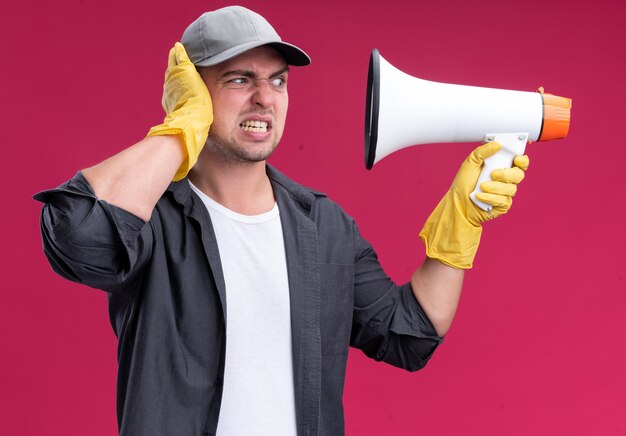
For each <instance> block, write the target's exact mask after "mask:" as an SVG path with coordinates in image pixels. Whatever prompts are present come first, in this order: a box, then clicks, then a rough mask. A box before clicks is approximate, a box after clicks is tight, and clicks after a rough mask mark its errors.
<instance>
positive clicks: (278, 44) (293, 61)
mask: <svg viewBox="0 0 626 436" xmlns="http://www.w3.org/2000/svg"><path fill="white" fill-rule="evenodd" d="M262 45H269V46H271V47H273V48H275V49H276V50H277V51H278V52H279V53H280V54H281V55H282V56H283V57H284V58H285V61H286V62H287V64H288V65H294V66H296V67H304V66H306V65H309V64H310V63H311V58H310V57H309V55H307V54H306V53H305V52H304V51H303V50H301V49H299V48H298V47H296V46H295V45H293V44H289V43H287V42H283V41H275V42H267V41H251V42H247V43H245V44H240V45H238V46H236V47H232V48H229V49H228V50H224V51H223V52H221V53H218V54H216V55H215V56H211V57H210V58H208V59H204V60H202V61H198V62H194V65H196V66H197V67H210V66H213V65H218V64H221V63H222V62H226V61H227V60H229V59H232V58H234V57H235V56H239V55H240V54H242V53H245V52H247V51H248V50H252V49H253V48H256V47H261V46H262Z"/></svg>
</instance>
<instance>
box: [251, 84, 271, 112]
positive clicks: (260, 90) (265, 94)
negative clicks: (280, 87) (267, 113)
mask: <svg viewBox="0 0 626 436" xmlns="http://www.w3.org/2000/svg"><path fill="white" fill-rule="evenodd" d="M274 92H275V91H274V90H273V89H272V87H271V85H270V84H269V83H268V82H267V81H265V80H259V81H257V82H256V83H255V84H254V92H253V93H252V100H253V101H252V102H253V103H254V104H255V105H258V106H261V107H268V106H271V105H272V103H273V102H274Z"/></svg>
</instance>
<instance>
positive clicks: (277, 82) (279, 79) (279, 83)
mask: <svg viewBox="0 0 626 436" xmlns="http://www.w3.org/2000/svg"><path fill="white" fill-rule="evenodd" d="M285 83H286V82H285V79H283V78H282V77H277V78H275V79H272V86H275V87H277V88H282V87H284V86H285Z"/></svg>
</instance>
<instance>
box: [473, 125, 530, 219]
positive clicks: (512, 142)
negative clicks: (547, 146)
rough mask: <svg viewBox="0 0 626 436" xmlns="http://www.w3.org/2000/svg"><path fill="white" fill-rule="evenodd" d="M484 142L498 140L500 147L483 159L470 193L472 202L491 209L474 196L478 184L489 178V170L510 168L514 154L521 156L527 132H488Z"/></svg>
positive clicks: (482, 207)
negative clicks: (481, 167) (480, 169)
mask: <svg viewBox="0 0 626 436" xmlns="http://www.w3.org/2000/svg"><path fill="white" fill-rule="evenodd" d="M485 142H498V143H499V144H500V145H502V148H501V149H500V150H499V151H498V152H497V153H496V154H494V155H493V156H490V157H488V158H487V159H485V162H484V164H483V169H482V171H481V172H480V176H478V182H476V186H475V187H474V190H473V191H472V193H471V194H470V198H471V199H472V201H473V202H474V204H475V205H476V206H478V207H480V208H481V209H482V210H491V208H492V206H491V205H490V204H487V203H483V202H482V201H480V200H478V199H477V198H476V193H477V192H482V190H481V189H480V184H481V183H483V182H487V181H490V180H491V172H492V171H494V170H497V169H500V168H511V167H512V166H513V159H515V156H521V155H522V154H524V150H525V149H526V143H527V142H528V133H490V134H487V135H486V136H485Z"/></svg>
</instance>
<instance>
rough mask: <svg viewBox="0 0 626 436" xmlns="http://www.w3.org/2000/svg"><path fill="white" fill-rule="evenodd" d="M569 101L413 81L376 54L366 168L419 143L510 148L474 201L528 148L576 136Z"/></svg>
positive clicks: (491, 162)
mask: <svg viewBox="0 0 626 436" xmlns="http://www.w3.org/2000/svg"><path fill="white" fill-rule="evenodd" d="M571 106H572V101H571V99H569V98H565V97H559V96H556V95H552V94H545V93H544V92H543V88H539V91H538V92H525V91H511V90H505V89H493V88H482V87H477V86H466V85H455V84H448V83H439V82H432V81H428V80H423V79H419V78H417V77H413V76H410V75H408V74H406V73H404V72H402V71H400V70H398V69H397V68H395V67H394V66H393V65H391V64H390V63H389V62H387V61H386V60H385V59H384V58H383V57H382V56H381V55H380V53H379V52H378V50H376V49H374V50H373V51H372V54H371V56H370V63H369V71H368V75H367V98H366V106H365V167H366V168H367V169H368V170H369V169H371V168H372V167H373V166H374V164H376V163H377V162H379V161H380V160H381V159H382V158H384V157H386V156H388V155H390V154H392V153H393V152H395V151H398V150H400V149H403V148H406V147H409V146H412V145H419V144H435V143H451V142H481V141H496V142H499V143H500V144H501V145H502V149H501V150H500V151H499V152H498V153H496V154H495V155H493V156H491V157H489V158H488V159H486V160H485V164H484V168H483V170H482V172H481V175H480V177H479V179H478V182H477V184H476V186H477V188H476V189H475V190H474V192H472V194H471V195H470V196H471V197H472V200H473V201H474V203H475V204H476V205H478V206H479V207H481V208H482V209H484V210H490V209H491V206H490V205H488V204H485V203H482V202H481V201H479V200H478V199H476V198H475V194H476V192H480V191H479V189H480V188H479V186H480V184H481V183H482V182H484V181H487V180H491V177H490V174H491V172H492V171H493V170H494V169H497V168H510V167H511V166H512V165H513V158H514V157H515V156H517V155H521V154H523V153H524V149H525V148H526V143H527V142H530V141H533V142H534V141H546V140H550V139H560V138H565V137H566V136H567V133H568V131H569V124H570V109H571Z"/></svg>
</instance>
